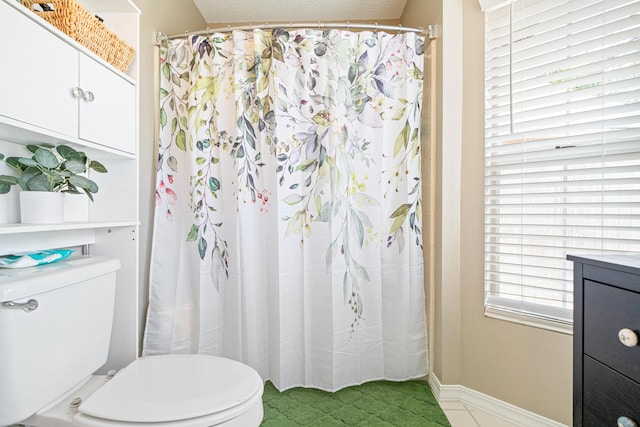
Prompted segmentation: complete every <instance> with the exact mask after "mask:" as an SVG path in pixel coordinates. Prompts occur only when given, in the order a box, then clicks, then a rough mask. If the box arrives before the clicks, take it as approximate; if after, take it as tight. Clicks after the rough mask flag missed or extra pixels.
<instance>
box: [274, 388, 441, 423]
mask: <svg viewBox="0 0 640 427" xmlns="http://www.w3.org/2000/svg"><path fill="white" fill-rule="evenodd" d="M263 402H264V420H263V421H262V424H261V427H298V426H318V427H320V426H322V427H325V426H326V427H332V426H367V427H368V426H372V427H378V426H379V427H384V426H402V427H409V426H416V427H418V426H419V427H437V426H450V424H449V421H447V417H446V416H445V415H444V413H443V412H442V409H440V407H439V406H438V403H437V402H436V399H435V398H434V397H433V394H431V390H430V389H429V385H428V384H427V383H426V382H425V381H404V382H392V381H373V382H370V383H366V384H362V385H359V386H353V387H347V388H345V389H342V390H340V391H337V392H335V393H328V392H325V391H321V390H316V389H310V388H293V389H289V390H286V391H284V392H282V393H280V392H278V390H276V388H275V387H274V386H273V384H271V382H267V383H266V384H265V386H264V396H263Z"/></svg>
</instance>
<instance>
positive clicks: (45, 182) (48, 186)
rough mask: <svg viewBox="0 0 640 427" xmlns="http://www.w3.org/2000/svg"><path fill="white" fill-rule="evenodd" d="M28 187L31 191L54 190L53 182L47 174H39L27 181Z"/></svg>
mask: <svg viewBox="0 0 640 427" xmlns="http://www.w3.org/2000/svg"><path fill="white" fill-rule="evenodd" d="M27 189H28V190H29V191H53V183H51V182H50V181H49V179H48V178H47V176H46V175H43V174H39V175H35V176H34V177H33V178H31V179H30V180H29V181H27Z"/></svg>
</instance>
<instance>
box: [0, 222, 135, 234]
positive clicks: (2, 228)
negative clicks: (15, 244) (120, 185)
mask: <svg viewBox="0 0 640 427" xmlns="http://www.w3.org/2000/svg"><path fill="white" fill-rule="evenodd" d="M137 225H139V223H138V222H137V221H106V222H65V223H62V224H1V225H0V235H2V234H23V233H41V232H45V231H68V230H87V229H100V228H117V227H130V226H137Z"/></svg>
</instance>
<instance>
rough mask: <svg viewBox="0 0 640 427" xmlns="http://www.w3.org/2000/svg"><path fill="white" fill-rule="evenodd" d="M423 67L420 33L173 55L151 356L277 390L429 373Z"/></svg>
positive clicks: (230, 42) (203, 39)
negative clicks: (213, 359)
mask: <svg viewBox="0 0 640 427" xmlns="http://www.w3.org/2000/svg"><path fill="white" fill-rule="evenodd" d="M423 54H424V38H423V37H421V36H419V35H416V34H413V33H407V34H388V33H384V32H367V31H365V32H358V33H356V32H350V31H342V30H313V29H305V30H295V31H293V30H292V31H287V30H284V29H277V30H255V31H234V32H233V33H225V34H221V33H216V34H213V35H209V36H190V37H188V38H185V39H181V40H173V41H166V42H164V44H163V45H162V46H161V48H160V70H161V73H160V75H161V76H160V80H161V84H160V141H159V152H158V158H157V160H158V172H157V182H156V209H155V224H154V232H153V244H152V256H151V257H152V259H151V273H150V290H149V293H150V295H149V308H148V315H147V324H146V329H145V335H144V344H143V354H144V355H154V354H168V353H203V354H213V355H220V356H223V357H229V358H232V359H236V360H239V361H242V362H244V363H246V364H248V365H250V366H252V367H253V368H255V369H256V370H257V371H258V372H259V373H260V374H261V375H262V377H263V378H264V379H270V380H271V381H272V382H273V383H274V384H275V386H276V387H277V388H278V389H280V390H284V389H287V388H290V387H293V386H308V387H316V388H319V389H323V390H328V391H334V390H337V389H340V388H342V387H345V386H348V385H353V384H360V383H362V382H365V381H369V380H375V379H389V380H403V379H408V378H416V377H421V376H424V375H426V373H427V369H428V355H427V326H426V316H425V299H424V288H423V276H424V274H423V255H422V237H421V227H422V225H421V217H422V215H421V184H422V182H421V172H420V165H421V146H420V133H421V132H420V110H421V102H422V84H423V83H422V82H423Z"/></svg>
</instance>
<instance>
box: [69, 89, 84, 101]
mask: <svg viewBox="0 0 640 427" xmlns="http://www.w3.org/2000/svg"><path fill="white" fill-rule="evenodd" d="M71 94H72V95H73V97H74V98H75V99H80V98H83V97H84V91H83V90H82V89H80V88H79V87H77V86H76V87H74V88H73V89H71Z"/></svg>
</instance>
